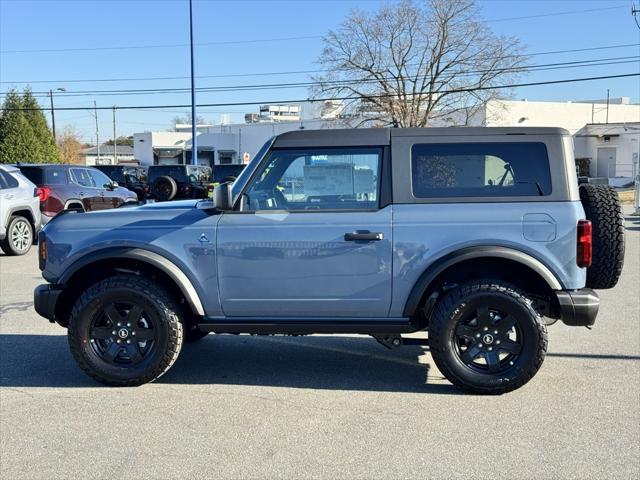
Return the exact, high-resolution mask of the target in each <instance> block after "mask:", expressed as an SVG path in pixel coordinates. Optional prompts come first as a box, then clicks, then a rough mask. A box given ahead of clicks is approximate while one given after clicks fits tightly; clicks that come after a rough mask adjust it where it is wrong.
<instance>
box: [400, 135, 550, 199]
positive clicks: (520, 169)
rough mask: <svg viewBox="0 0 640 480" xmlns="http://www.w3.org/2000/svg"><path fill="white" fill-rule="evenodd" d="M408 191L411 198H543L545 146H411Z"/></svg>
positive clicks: (546, 165)
mask: <svg viewBox="0 0 640 480" xmlns="http://www.w3.org/2000/svg"><path fill="white" fill-rule="evenodd" d="M411 188H412V192H413V195H414V196H415V197H416V198H438V197H513V196H543V195H549V194H551V173H550V170H549V156H548V154H547V148H546V146H545V144H544V143H542V142H509V143H506V142H505V143H489V142H487V143H425V144H415V145H413V147H412V148H411Z"/></svg>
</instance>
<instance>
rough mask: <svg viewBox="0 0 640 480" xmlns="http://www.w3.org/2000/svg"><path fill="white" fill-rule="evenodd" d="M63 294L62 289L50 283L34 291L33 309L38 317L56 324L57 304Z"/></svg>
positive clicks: (39, 286)
mask: <svg viewBox="0 0 640 480" xmlns="http://www.w3.org/2000/svg"><path fill="white" fill-rule="evenodd" d="M61 293H62V288H60V287H58V286H57V285H51V284H49V283H45V284H44V285H38V286H37V287H36V289H35V290H34V291H33V307H34V308H35V310H36V312H37V313H38V315H40V316H42V317H44V318H46V319H47V320H49V321H50V322H51V323H54V322H55V321H56V315H55V312H56V304H57V303H58V298H59V297H60V294H61Z"/></svg>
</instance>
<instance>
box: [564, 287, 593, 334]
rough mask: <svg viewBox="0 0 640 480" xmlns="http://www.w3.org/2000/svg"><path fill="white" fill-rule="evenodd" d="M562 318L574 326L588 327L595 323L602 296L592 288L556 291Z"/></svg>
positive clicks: (567, 323)
mask: <svg viewBox="0 0 640 480" xmlns="http://www.w3.org/2000/svg"><path fill="white" fill-rule="evenodd" d="M556 296H557V298H558V305H559V306H560V319H561V320H562V322H563V323H564V324H566V325H570V326H573V327H588V326H591V325H593V324H594V323H595V321H596V316H597V315H598V308H599V307H600V297H598V294H597V293H596V292H594V291H593V290H591V289H590V288H582V289H580V290H566V291H559V292H556Z"/></svg>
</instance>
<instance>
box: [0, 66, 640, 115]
mask: <svg viewBox="0 0 640 480" xmlns="http://www.w3.org/2000/svg"><path fill="white" fill-rule="evenodd" d="M638 76H640V72H637V73H624V74H619V75H603V76H599V77H584V78H568V79H562V80H547V81H542V82H528V83H515V84H510V85H490V86H485V87H469V88H458V89H451V90H445V91H442V92H439V94H441V95H443V94H451V93H464V92H475V91H479V90H499V89H507V88H519V87H532V86H539V85H553V84H562V83H575V82H587V81H592V80H606V79H613V78H628V77H638ZM396 96H398V95H368V96H367V97H368V98H389V97H396ZM359 98H360V97H358V96H343V97H324V98H305V99H296V100H294V99H289V100H262V101H259V102H255V101H252V102H230V103H202V104H198V105H197V106H198V107H233V106H243V105H263V104H270V103H273V104H278V103H281V104H286V103H304V102H324V101H329V100H358V99H359ZM189 107H191V104H182V105H126V106H119V107H117V108H118V110H143V109H166V108H189ZM112 108H113V107H112V106H108V107H95V108H94V110H111V109H112ZM4 110H5V111H15V110H22V111H30V110H48V109H47V108H42V109H34V108H7V109H4ZM56 110H59V111H74V110H87V107H57V108H56Z"/></svg>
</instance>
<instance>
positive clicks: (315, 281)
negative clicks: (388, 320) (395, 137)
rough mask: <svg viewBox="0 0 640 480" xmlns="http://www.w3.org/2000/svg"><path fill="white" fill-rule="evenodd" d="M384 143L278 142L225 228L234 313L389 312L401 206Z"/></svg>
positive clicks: (226, 283) (226, 293)
mask: <svg viewBox="0 0 640 480" xmlns="http://www.w3.org/2000/svg"><path fill="white" fill-rule="evenodd" d="M381 162H382V148H356V147H353V148H344V149H314V150H274V151H273V152H272V153H271V155H270V156H269V158H268V159H267V160H266V161H265V163H264V164H263V165H262V166H261V167H260V169H259V170H258V172H257V174H256V175H255V176H254V178H253V180H252V181H251V182H250V183H249V185H248V186H247V188H246V189H245V191H244V194H243V197H242V199H243V201H242V209H241V211H239V212H230V213H225V214H223V215H222V217H221V219H220V221H219V223H218V229H217V252H218V277H219V285H220V287H219V288H220V300H221V304H222V309H223V311H224V313H225V315H227V316H241V317H242V316H251V317H256V316H259V317H280V318H281V317H294V318H295V317H297V318H301V317H302V318H309V317H330V318H333V319H335V318H336V317H362V318H364V319H372V318H376V317H379V318H384V317H386V316H387V315H388V312H389V307H390V304H391V259H392V256H391V250H392V247H391V208H392V207H391V205H388V206H386V207H384V208H380V206H379V192H380V171H381Z"/></svg>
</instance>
